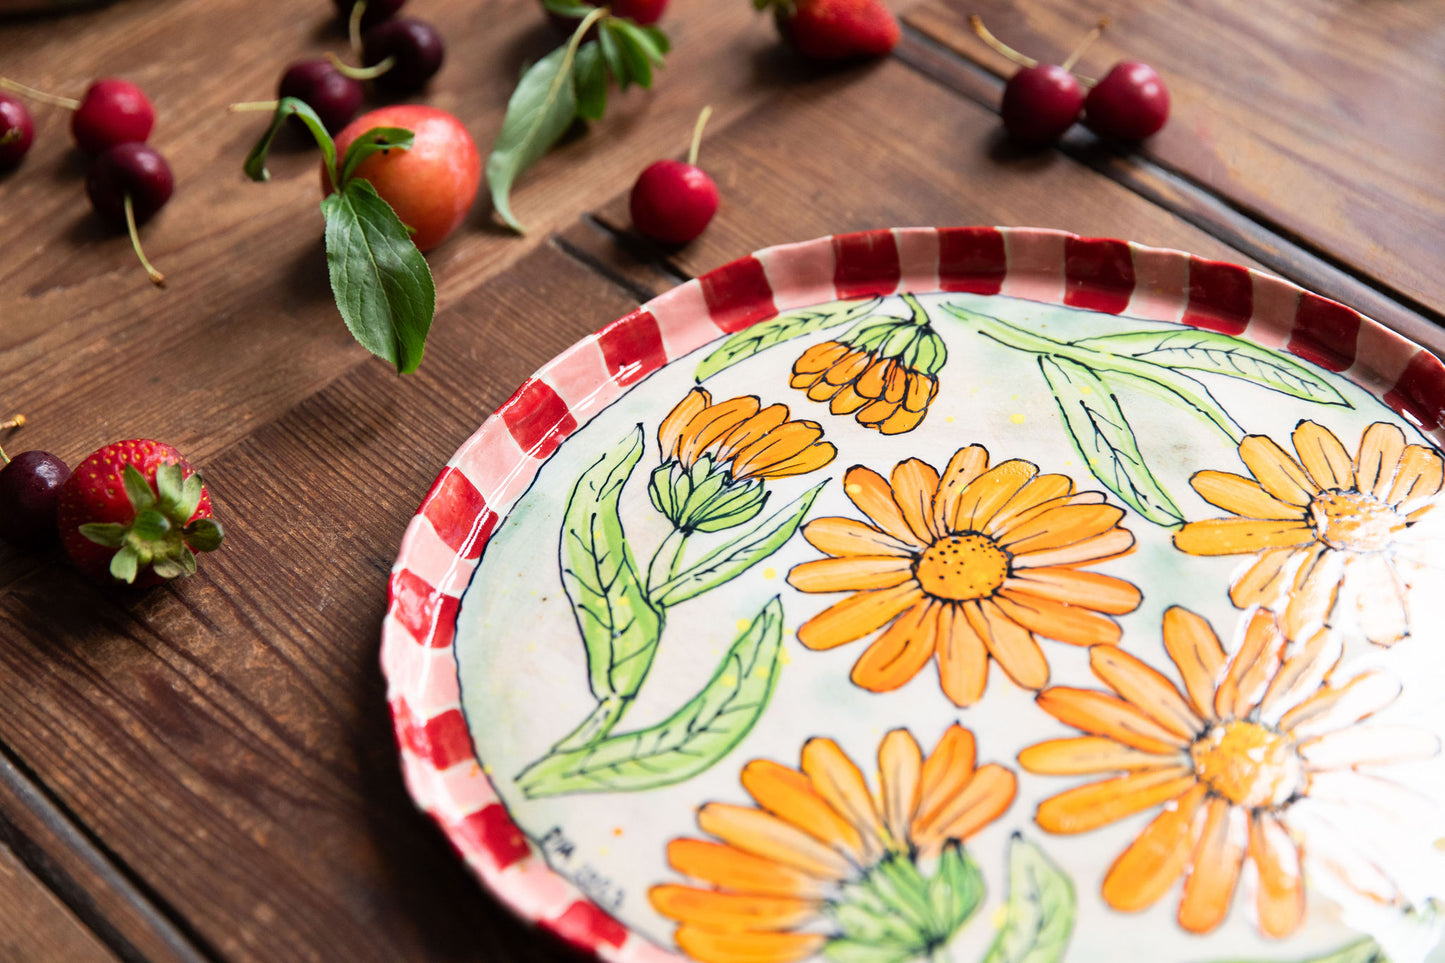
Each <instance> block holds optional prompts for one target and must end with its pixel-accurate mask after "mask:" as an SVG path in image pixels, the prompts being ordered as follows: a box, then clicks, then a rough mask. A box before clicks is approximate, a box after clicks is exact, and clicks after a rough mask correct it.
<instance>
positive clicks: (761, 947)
mask: <svg viewBox="0 0 1445 963" xmlns="http://www.w3.org/2000/svg"><path fill="white" fill-rule="evenodd" d="M673 939H674V940H676V941H677V946H678V949H680V950H682V951H683V952H684V953H686V954H687V955H688V956H690V957H692V958H693V959H694V960H697V961H698V963H794V961H796V960H805V959H807V958H808V957H810V956H812V955H813V954H815V953H817V952H818V951H819V950H821V949H822V948H823V944H824V943H826V942H827V941H828V938H827V937H826V936H824V935H823V934H821V933H715V932H713V931H712V930H705V929H701V928H699V927H696V926H679V927H678V928H677V933H676V934H674V935H673Z"/></svg>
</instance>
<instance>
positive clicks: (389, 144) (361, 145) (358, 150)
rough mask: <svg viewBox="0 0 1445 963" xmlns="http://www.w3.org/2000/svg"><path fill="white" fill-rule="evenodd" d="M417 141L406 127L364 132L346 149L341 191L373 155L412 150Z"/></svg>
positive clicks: (374, 128) (374, 129) (375, 129)
mask: <svg viewBox="0 0 1445 963" xmlns="http://www.w3.org/2000/svg"><path fill="white" fill-rule="evenodd" d="M415 140H416V135H415V134H414V133H412V132H411V131H409V130H407V129H406V128H405V127H373V128H371V129H370V130H368V131H364V132H362V133H361V134H360V135H359V136H358V137H357V138H356V140H354V141H352V142H351V146H349V147H347V148H346V156H345V157H343V158H342V159H341V184H340V189H341V190H343V191H344V190H346V184H347V182H348V181H350V180H351V178H352V175H354V174H355V173H356V168H357V167H358V166H359V165H360V164H361V162H362V161H364V160H366V159H367V158H368V157H370V156H371V155H372V154H377V153H380V152H382V151H388V150H410V149H411V145H412V143H413V142H414V141H415Z"/></svg>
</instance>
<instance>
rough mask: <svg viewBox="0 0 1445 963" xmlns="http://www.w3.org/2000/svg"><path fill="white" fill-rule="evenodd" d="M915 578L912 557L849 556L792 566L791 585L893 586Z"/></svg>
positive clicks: (815, 588)
mask: <svg viewBox="0 0 1445 963" xmlns="http://www.w3.org/2000/svg"><path fill="white" fill-rule="evenodd" d="M912 578H913V568H912V560H911V559H908V558H900V557H898V556H897V555H848V556H845V557H843V558H820V559H817V560H816V561H812V562H803V563H801V564H799V565H795V566H793V570H792V571H791V572H789V573H788V584H789V585H791V586H793V588H795V589H798V590H800V591H803V592H856V591H858V590H860V589H881V588H890V587H892V586H894V585H902V584H903V583H904V582H907V581H910V580H911V579H912Z"/></svg>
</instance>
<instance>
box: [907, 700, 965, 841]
mask: <svg viewBox="0 0 1445 963" xmlns="http://www.w3.org/2000/svg"><path fill="white" fill-rule="evenodd" d="M977 760H978V744H977V741H976V740H975V739H974V737H973V732H972V731H971V730H969V729H965V728H964V727H963V726H961V725H959V724H958V723H956V722H955V723H954V724H953V725H951V726H949V727H948V728H947V729H945V730H944V732H943V735H942V736H940V737H939V740H938V745H936V746H934V747H933V751H932V752H931V753H929V754H928V758H927V759H926V760H924V763H923V773H922V775H920V776H919V778H918V810H917V814H916V815H915V817H914V820H913V826H914V831H915V832H916V830H917V828H918V827H919V826H923V825H927V824H928V823H930V822H933V821H936V820H937V818H938V814H939V812H940V811H941V809H942V807H943V806H946V805H948V802H949V800H951V799H953V798H954V797H955V796H957V795H958V794H959V793H960V792H961V791H962V790H963V787H964V786H965V785H967V783H968V781H969V780H970V779H972V778H973V774H974V764H975V763H976V762H977Z"/></svg>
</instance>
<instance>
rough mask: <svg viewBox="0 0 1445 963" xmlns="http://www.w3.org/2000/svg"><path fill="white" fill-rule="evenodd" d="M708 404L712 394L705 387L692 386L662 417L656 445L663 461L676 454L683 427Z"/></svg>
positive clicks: (658, 427) (710, 402)
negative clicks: (665, 415)
mask: <svg viewBox="0 0 1445 963" xmlns="http://www.w3.org/2000/svg"><path fill="white" fill-rule="evenodd" d="M710 404H712V395H710V394H708V393H707V389H706V388H694V389H692V390H691V391H689V392H688V393H687V394H686V395H684V396H683V399H682V400H681V401H679V402H678V403H677V404H676V405H674V406H673V409H672V410H671V411H669V412H668V413H667V417H666V418H664V419H662V424H660V425H658V426H657V446H658V448H659V449H661V451H662V460H663V461H667V460H668V459H669V458H672V457H674V456H675V455H676V454H677V446H678V442H679V441H681V440H682V432H683V429H684V428H686V427H687V423H688V422H690V421H692V419H693V418H695V417H697V415H698V414H699V413H701V412H702V410H703V409H705V408H706V407H707V406H708V405H710Z"/></svg>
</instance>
